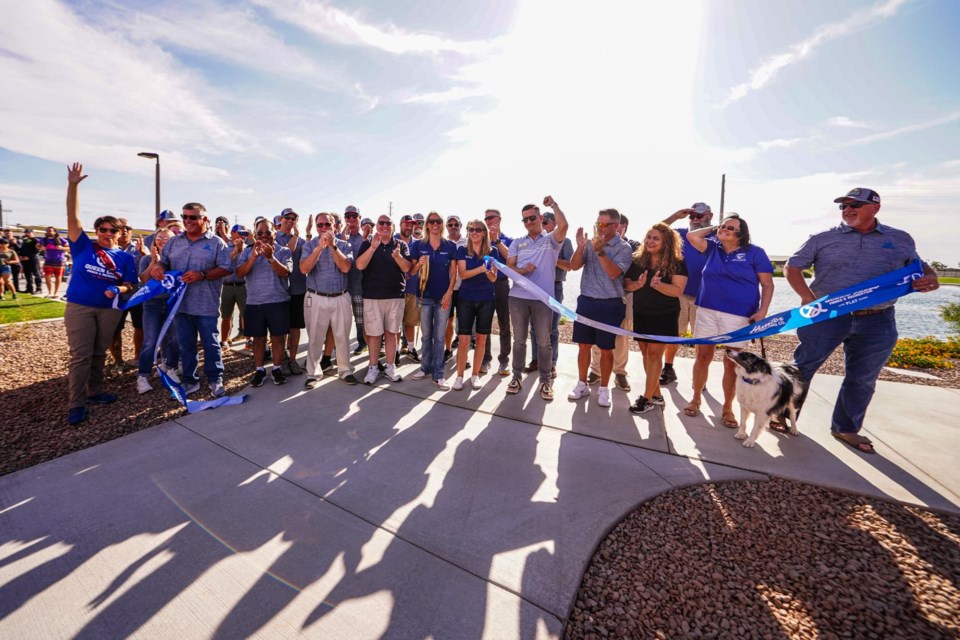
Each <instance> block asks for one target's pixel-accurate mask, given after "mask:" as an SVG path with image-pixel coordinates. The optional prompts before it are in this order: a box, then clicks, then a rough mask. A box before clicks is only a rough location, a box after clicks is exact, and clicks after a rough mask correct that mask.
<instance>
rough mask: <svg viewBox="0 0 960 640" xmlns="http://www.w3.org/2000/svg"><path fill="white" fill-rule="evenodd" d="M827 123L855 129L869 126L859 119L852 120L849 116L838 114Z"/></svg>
mask: <svg viewBox="0 0 960 640" xmlns="http://www.w3.org/2000/svg"><path fill="white" fill-rule="evenodd" d="M827 124H829V125H830V126H833V127H849V128H854V129H866V128H869V126H870V125H868V124H867V123H866V122H861V121H859V120H851V119H850V118H848V117H847V116H836V117H834V118H830V119H829V120H827Z"/></svg>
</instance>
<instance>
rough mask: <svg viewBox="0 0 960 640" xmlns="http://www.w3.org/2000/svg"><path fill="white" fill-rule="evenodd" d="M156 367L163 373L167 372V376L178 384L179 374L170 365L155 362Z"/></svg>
mask: <svg viewBox="0 0 960 640" xmlns="http://www.w3.org/2000/svg"><path fill="white" fill-rule="evenodd" d="M157 369H160V370H161V371H163V372H164V373H165V374H167V377H168V378H170V379H171V380H173V381H174V382H175V383H176V384H180V376H179V375H177V370H176V369H171V368H170V367H168V366H167V365H165V364H163V363H162V362H158V363H157Z"/></svg>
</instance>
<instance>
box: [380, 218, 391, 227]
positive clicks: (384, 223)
mask: <svg viewBox="0 0 960 640" xmlns="http://www.w3.org/2000/svg"><path fill="white" fill-rule="evenodd" d="M390 224H391V223H390V221H389V220H377V226H378V227H389V226H390Z"/></svg>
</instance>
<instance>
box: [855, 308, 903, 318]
mask: <svg viewBox="0 0 960 640" xmlns="http://www.w3.org/2000/svg"><path fill="white" fill-rule="evenodd" d="M892 308H893V307H887V308H885V309H860V310H859V311H851V312H850V315H852V316H873V315H876V314H878V313H884V312H885V311H889V310H890V309H892Z"/></svg>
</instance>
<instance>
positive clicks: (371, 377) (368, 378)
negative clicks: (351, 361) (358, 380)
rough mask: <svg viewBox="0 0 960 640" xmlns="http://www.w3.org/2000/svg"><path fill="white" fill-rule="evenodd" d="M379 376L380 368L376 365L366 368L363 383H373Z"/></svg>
mask: <svg viewBox="0 0 960 640" xmlns="http://www.w3.org/2000/svg"><path fill="white" fill-rule="evenodd" d="M379 377H380V369H377V367H376V366H373V367H370V368H369V369H367V375H365V376H363V384H373V383H374V382H376V381H377V378H379Z"/></svg>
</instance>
